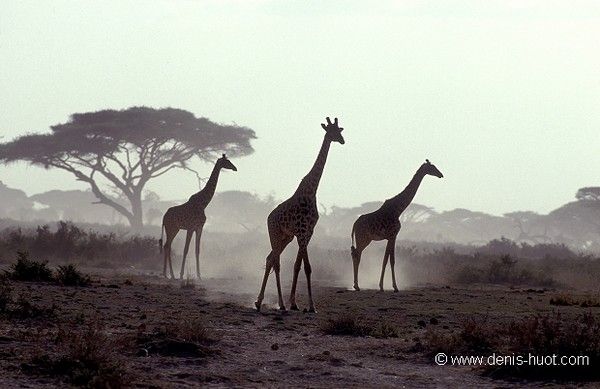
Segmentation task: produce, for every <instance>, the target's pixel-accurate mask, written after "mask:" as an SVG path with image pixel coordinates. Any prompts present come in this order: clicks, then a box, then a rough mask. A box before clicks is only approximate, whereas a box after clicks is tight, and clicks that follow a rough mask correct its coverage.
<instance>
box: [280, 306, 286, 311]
mask: <svg viewBox="0 0 600 389" xmlns="http://www.w3.org/2000/svg"><path fill="white" fill-rule="evenodd" d="M279 310H280V311H283V312H286V311H287V309H285V305H282V306H280V307H279Z"/></svg>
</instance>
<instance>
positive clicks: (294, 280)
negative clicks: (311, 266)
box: [290, 248, 303, 311]
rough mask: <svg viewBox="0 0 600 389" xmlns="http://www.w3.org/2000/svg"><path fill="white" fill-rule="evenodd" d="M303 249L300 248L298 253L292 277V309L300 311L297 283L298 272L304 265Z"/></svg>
mask: <svg viewBox="0 0 600 389" xmlns="http://www.w3.org/2000/svg"><path fill="white" fill-rule="evenodd" d="M302 258H303V255H302V250H300V248H298V255H296V261H295V262H294V275H293V278H292V290H291V292H290V309H291V310H293V311H298V305H297V304H296V285H297V284H298V274H299V273H300V268H301V267H302Z"/></svg>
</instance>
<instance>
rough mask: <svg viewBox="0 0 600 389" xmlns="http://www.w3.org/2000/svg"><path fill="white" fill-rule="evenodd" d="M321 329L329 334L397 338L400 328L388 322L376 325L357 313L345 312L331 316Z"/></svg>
mask: <svg viewBox="0 0 600 389" xmlns="http://www.w3.org/2000/svg"><path fill="white" fill-rule="evenodd" d="M321 331H323V332H324V333H325V334H327V335H342V336H373V337H376V338H397V337H398V329H397V328H396V327H394V326H392V325H389V324H388V323H377V324H375V325H373V324H371V323H368V322H367V321H366V320H364V319H361V318H357V317H356V315H349V314H343V315H340V316H338V317H335V318H330V319H328V320H327V321H324V322H323V323H322V324H321Z"/></svg>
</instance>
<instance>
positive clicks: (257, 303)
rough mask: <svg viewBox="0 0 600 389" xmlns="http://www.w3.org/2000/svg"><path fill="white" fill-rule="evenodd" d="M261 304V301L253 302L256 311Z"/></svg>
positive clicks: (258, 310)
mask: <svg viewBox="0 0 600 389" xmlns="http://www.w3.org/2000/svg"><path fill="white" fill-rule="evenodd" d="M261 305H262V304H261V303H259V302H258V301H255V302H254V306H255V307H256V311H257V312H260V306H261Z"/></svg>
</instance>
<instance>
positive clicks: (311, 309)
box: [304, 307, 317, 313]
mask: <svg viewBox="0 0 600 389" xmlns="http://www.w3.org/2000/svg"><path fill="white" fill-rule="evenodd" d="M304 312H305V313H306V312H308V313H317V310H316V309H315V307H310V308H308V310H306V308H304Z"/></svg>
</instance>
